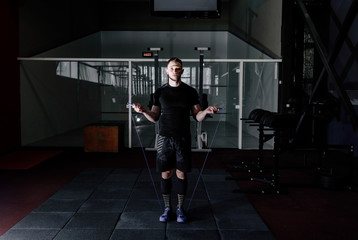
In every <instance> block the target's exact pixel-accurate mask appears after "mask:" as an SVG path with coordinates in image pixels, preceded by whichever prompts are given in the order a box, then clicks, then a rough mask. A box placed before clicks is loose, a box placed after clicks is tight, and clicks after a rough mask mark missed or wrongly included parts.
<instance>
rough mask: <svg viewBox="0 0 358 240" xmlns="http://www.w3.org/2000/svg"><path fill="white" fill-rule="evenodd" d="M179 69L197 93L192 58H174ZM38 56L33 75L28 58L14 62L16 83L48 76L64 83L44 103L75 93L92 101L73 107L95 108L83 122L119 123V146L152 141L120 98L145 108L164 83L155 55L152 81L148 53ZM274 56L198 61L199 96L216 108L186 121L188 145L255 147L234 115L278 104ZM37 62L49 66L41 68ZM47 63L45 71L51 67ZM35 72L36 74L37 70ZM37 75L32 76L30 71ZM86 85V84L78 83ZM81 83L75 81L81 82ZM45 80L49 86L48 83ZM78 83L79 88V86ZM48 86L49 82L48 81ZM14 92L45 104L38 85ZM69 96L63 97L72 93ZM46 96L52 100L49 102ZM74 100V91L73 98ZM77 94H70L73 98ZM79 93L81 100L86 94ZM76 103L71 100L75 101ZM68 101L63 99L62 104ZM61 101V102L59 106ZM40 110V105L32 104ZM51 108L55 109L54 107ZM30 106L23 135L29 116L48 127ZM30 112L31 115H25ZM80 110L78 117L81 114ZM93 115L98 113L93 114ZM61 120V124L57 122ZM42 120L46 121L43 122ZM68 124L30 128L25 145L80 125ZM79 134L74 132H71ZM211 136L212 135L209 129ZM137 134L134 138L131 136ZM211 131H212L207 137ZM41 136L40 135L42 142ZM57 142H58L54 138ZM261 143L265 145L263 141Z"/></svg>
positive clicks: (149, 126)
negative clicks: (110, 56) (200, 119)
mask: <svg viewBox="0 0 358 240" xmlns="http://www.w3.org/2000/svg"><path fill="white" fill-rule="evenodd" d="M182 60H183V65H184V66H183V67H184V73H183V75H182V81H183V82H185V83H187V84H189V85H191V86H192V87H194V88H195V89H197V90H198V92H199V74H200V66H199V59H182ZM52 61H53V62H52V63H49V62H48V61H45V60H43V61H39V62H37V63H36V65H38V66H37V67H36V68H32V69H31V73H34V71H42V73H41V74H37V73H34V74H29V71H28V69H27V68H26V66H28V65H33V64H34V61H22V63H21V64H22V66H23V68H22V70H21V72H22V77H21V81H22V85H23V86H27V85H28V84H26V83H32V85H36V86H37V85H41V83H40V82H41V81H46V80H45V79H49V78H51V79H52V80H51V82H53V84H55V85H56V84H58V85H61V84H64V83H65V82H66V84H64V85H63V87H61V89H63V91H61V94H62V95H61V94H56V95H52V96H51V98H52V100H51V101H58V102H61V101H63V99H69V94H71V95H73V94H75V95H78V96H81V99H80V101H81V102H86V101H87V102H88V103H91V102H93V103H92V104H85V105H83V104H82V105H78V106H83V107H82V108H81V109H78V110H77V111H78V112H82V113H84V112H86V111H92V112H93V111H96V112H97V114H92V115H91V116H94V115H95V116H96V117H93V118H91V119H86V120H85V121H82V122H85V123H92V122H117V123H118V122H119V123H123V124H124V125H125V132H124V136H125V146H126V147H139V146H141V145H142V146H143V147H145V148H147V149H153V148H155V147H156V133H157V132H158V131H157V130H158V126H157V125H156V124H153V123H151V122H149V121H147V120H146V119H145V118H144V116H143V115H142V114H137V113H135V112H134V111H132V109H131V108H130V107H128V103H141V104H142V105H144V106H145V107H146V108H150V107H151V105H152V100H151V94H153V93H154V91H155V89H156V88H157V87H158V86H161V85H162V84H164V83H166V82H167V76H166V73H165V68H166V60H162V59H159V63H158V64H159V69H158V73H159V74H158V85H157V86H156V84H155V82H156V81H155V67H154V66H155V64H154V59H112V60H110V61H108V60H101V59H85V60H83V59H81V60H75V59H69V60H64V59H62V60H59V61H55V60H52ZM279 61H280V60H262V59H261V60H260V59H255V60H252V59H251V60H245V59H243V60H241V59H206V60H205V59H204V65H203V89H202V90H203V91H202V92H203V99H204V101H203V102H204V103H205V102H207V105H216V106H218V107H220V108H222V110H220V111H219V112H218V113H217V114H214V115H211V116H208V117H207V118H206V119H205V120H204V121H203V122H201V123H197V122H196V121H194V120H193V119H192V120H191V125H192V128H191V130H192V148H193V150H195V149H196V150H199V151H200V150H205V149H206V148H211V147H212V148H240V149H241V148H242V149H256V148H257V147H258V131H257V129H256V128H255V127H252V126H250V125H249V124H247V123H245V121H243V120H241V118H245V117H247V116H248V115H249V113H250V112H251V111H252V110H253V109H255V108H263V109H266V110H269V111H277V102H278V77H277V76H278V62H279ZM41 65H44V66H46V65H50V66H51V67H48V68H47V70H46V71H45V72H44V71H43V67H41ZM51 69H53V71H52V72H51ZM40 75H41V77H40V78H39V77H38V76H40ZM36 76H37V77H36ZM68 83H71V84H68ZM84 83H86V84H84ZM85 85H86V86H87V85H88V86H87V87H83V86H85ZM52 86H53V85H52ZM81 86H82V87H81ZM49 87H51V86H50V85H49ZM66 87H71V88H73V89H71V90H70V89H69V91H67V93H65V88H66ZM22 92H23V93H22V96H26V95H28V93H30V92H31V94H32V95H33V96H34V100H33V101H36V98H37V99H39V98H41V99H42V100H43V101H44V102H46V101H47V100H48V99H46V98H48V97H49V96H47V94H45V93H44V92H43V91H41V92H40V91H37V90H36V89H34V88H33V87H31V86H28V87H24V88H22ZM72 97H73V96H71V97H70V98H72ZM53 98H58V99H57V100H55V99H53ZM74 98H76V97H74ZM77 98H78V97H77ZM86 99H87V100H86ZM78 101H79V100H78ZM22 104H23V107H25V108H26V106H27V105H31V104H33V103H31V101H30V102H29V101H28V100H26V99H22ZM69 105H71V103H69ZM59 106H61V105H59ZM39 107H40V108H41V106H39ZM57 110H59V109H57ZM33 113H34V112H33V111H32V112H31V113H30V112H28V111H24V112H23V116H22V121H25V122H27V123H26V124H23V128H25V129H22V130H23V132H24V133H26V132H27V131H26V128H29V127H30V126H32V125H33V124H35V123H30V122H28V121H33V119H37V118H42V120H41V121H42V122H48V123H49V124H48V125H51V124H52V123H53V121H54V119H55V118H56V116H55V115H54V116H49V115H46V114H45V117H43V116H42V115H39V116H33ZM29 114H32V116H31V117H28V116H27V115H29ZM84 116H86V115H85V114H84ZM98 116H99V117H98ZM57 124H61V122H59V123H57ZM45 125H46V124H45ZM71 126H72V129H70V128H66V127H61V128H58V129H61V131H60V132H59V131H52V132H51V131H49V132H46V133H43V135H41V136H34V134H35V135H36V133H35V132H34V131H31V136H25V137H24V138H26V141H25V145H26V144H32V143H33V142H35V141H38V140H39V139H40V140H43V141H42V144H46V137H48V138H50V137H56V136H59V135H62V136H63V135H65V134H66V133H67V132H70V131H72V130H73V128H74V127H77V128H78V129H81V128H83V127H85V126H81V125H80V124H73V125H71ZM79 132H81V130H80V131H79ZM215 134H216V135H215ZM138 135H139V138H138ZM214 135H215V136H214ZM47 142H48V141H47ZM59 145H60V143H59ZM265 147H266V148H271V147H272V146H271V145H270V143H268V144H266V146H265Z"/></svg>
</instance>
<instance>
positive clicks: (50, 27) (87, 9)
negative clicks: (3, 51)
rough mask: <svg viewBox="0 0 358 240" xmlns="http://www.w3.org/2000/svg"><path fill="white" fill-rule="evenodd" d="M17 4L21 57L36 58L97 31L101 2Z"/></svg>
mask: <svg viewBox="0 0 358 240" xmlns="http://www.w3.org/2000/svg"><path fill="white" fill-rule="evenodd" d="M18 2H19V3H20V4H19V21H20V25H19V26H20V38H19V39H20V43H19V44H20V45H19V46H20V50H19V51H20V53H19V54H20V56H21V57H29V56H33V55H36V54H39V53H41V52H44V51H47V50H50V49H53V48H55V47H58V46H60V45H63V44H66V43H69V42H71V41H73V40H75V39H79V38H82V37H84V36H87V35H89V34H92V33H94V32H97V31H99V30H100V16H101V12H100V11H99V10H100V4H99V3H100V1H96V0H89V1H85V0H63V1H53V0H48V1H45V0H23V1H18Z"/></svg>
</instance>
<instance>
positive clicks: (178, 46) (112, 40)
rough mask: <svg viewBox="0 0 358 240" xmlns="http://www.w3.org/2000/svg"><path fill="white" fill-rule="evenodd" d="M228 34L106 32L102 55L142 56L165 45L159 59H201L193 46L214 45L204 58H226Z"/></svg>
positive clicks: (111, 56) (221, 32)
mask: <svg viewBox="0 0 358 240" xmlns="http://www.w3.org/2000/svg"><path fill="white" fill-rule="evenodd" d="M227 37H228V33H227V32H223V31H220V32H218V31H214V32H209V31H104V32H102V57H108V58H141V55H142V51H146V50H147V48H148V47H162V48H163V51H161V52H160V53H159V57H160V58H170V57H172V56H177V57H179V58H192V59H193V58H194V59H199V52H198V51H195V50H194V48H195V47H211V50H210V51H207V52H205V58H226V57H227Z"/></svg>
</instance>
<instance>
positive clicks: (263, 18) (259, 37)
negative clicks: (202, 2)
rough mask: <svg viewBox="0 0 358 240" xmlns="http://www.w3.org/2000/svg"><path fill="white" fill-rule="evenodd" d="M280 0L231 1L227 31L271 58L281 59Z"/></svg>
mask: <svg viewBox="0 0 358 240" xmlns="http://www.w3.org/2000/svg"><path fill="white" fill-rule="evenodd" d="M281 18H282V0H255V1H248V0H231V1H230V13H229V31H230V32H231V33H233V34H234V35H236V36H238V37H240V38H242V39H243V40H245V41H247V42H248V43H249V44H251V45H252V46H255V47H256V48H258V49H261V51H264V52H265V53H266V54H268V55H270V56H271V57H272V58H280V57H281V21H282V20H281Z"/></svg>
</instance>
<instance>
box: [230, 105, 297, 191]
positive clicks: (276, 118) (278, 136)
mask: <svg viewBox="0 0 358 240" xmlns="http://www.w3.org/2000/svg"><path fill="white" fill-rule="evenodd" d="M244 120H245V121H246V122H247V123H249V124H250V126H255V127H257V128H258V131H259V149H258V150H259V153H258V158H257V161H253V163H245V162H242V163H241V164H240V165H239V166H236V167H234V169H231V170H228V171H229V172H237V171H246V172H248V173H263V170H264V169H263V144H264V143H265V142H266V141H268V140H269V139H271V138H273V140H274V146H273V155H272V158H273V168H272V175H271V177H270V178H263V177H257V176H254V177H249V178H247V177H246V178H242V177H227V178H226V179H227V180H239V179H249V180H251V181H258V182H262V183H267V184H269V188H265V189H261V190H259V192H261V193H280V191H281V189H280V184H279V159H280V152H281V151H282V148H284V147H285V145H286V144H288V142H289V141H288V139H285V138H289V134H286V133H287V130H288V131H290V130H291V129H294V127H295V126H296V124H297V120H296V118H295V117H294V116H292V115H290V114H282V113H275V112H270V111H267V110H263V109H255V110H253V111H251V112H250V115H249V117H248V118H247V119H244ZM267 131H269V133H265V132H267ZM234 192H251V191H248V190H245V189H239V190H234Z"/></svg>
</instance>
